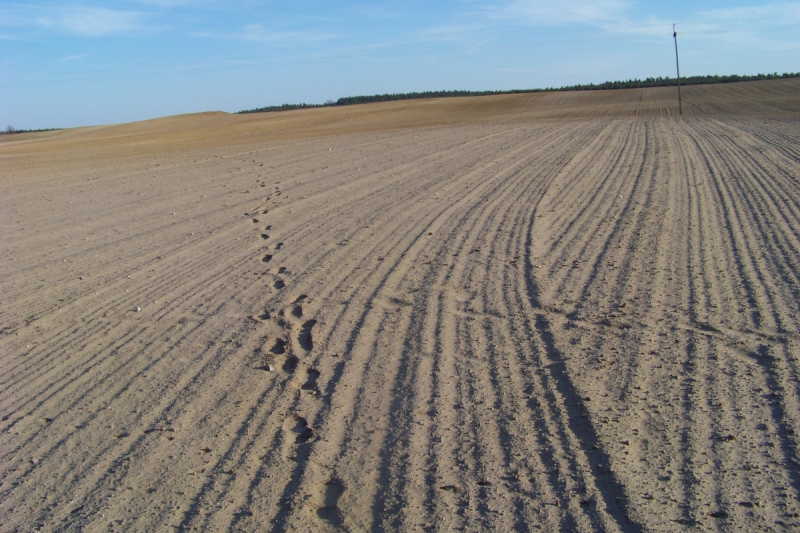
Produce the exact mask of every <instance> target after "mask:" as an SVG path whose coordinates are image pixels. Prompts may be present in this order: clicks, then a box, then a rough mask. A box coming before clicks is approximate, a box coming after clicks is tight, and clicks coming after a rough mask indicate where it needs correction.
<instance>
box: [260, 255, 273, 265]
mask: <svg viewBox="0 0 800 533" xmlns="http://www.w3.org/2000/svg"><path fill="white" fill-rule="evenodd" d="M270 261H272V256H271V255H269V254H267V255H265V256H264V257H262V258H261V262H262V263H269V262H270Z"/></svg>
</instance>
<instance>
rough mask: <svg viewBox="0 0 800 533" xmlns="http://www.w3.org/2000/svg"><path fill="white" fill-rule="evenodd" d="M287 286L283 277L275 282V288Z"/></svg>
mask: <svg viewBox="0 0 800 533" xmlns="http://www.w3.org/2000/svg"><path fill="white" fill-rule="evenodd" d="M285 286H286V283H285V282H284V281H283V280H282V279H279V280H278V281H276V282H275V288H276V289H282V288H284V287H285Z"/></svg>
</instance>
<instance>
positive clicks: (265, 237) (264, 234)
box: [261, 233, 269, 240]
mask: <svg viewBox="0 0 800 533" xmlns="http://www.w3.org/2000/svg"><path fill="white" fill-rule="evenodd" d="M261 238H262V239H264V240H267V239H269V235H267V234H266V233H262V234H261Z"/></svg>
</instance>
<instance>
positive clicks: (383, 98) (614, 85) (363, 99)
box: [238, 72, 800, 113]
mask: <svg viewBox="0 0 800 533" xmlns="http://www.w3.org/2000/svg"><path fill="white" fill-rule="evenodd" d="M798 77H800V72H787V73H784V74H778V73H777V72H775V73H774V74H756V75H754V76H740V75H738V74H731V75H729V76H689V77H686V78H684V77H681V85H709V84H714V83H734V82H738V81H757V80H774V79H779V78H798ZM676 85H678V79H677V78H670V77H666V78H662V77H658V78H647V79H644V80H639V79H633V80H626V81H607V82H605V83H598V84H595V83H589V84H583V85H567V86H564V87H547V88H544V89H515V90H511V91H425V92H413V93H396V94H375V95H372V96H346V97H344V98H339V99H338V100H336V101H333V100H329V101H327V102H325V103H324V104H283V105H276V106H267V107H259V108H257V109H247V110H244V111H238V113H271V112H275V111H291V110H293V109H309V108H314V107H332V106H342V105H353V104H368V103H372V102H391V101H395V100H419V99H422V98H452V97H458V96H487V95H494V94H520V93H539V92H554V91H604V90H611V89H639V88H645V87H672V86H676Z"/></svg>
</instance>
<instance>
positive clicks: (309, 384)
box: [300, 368, 320, 395]
mask: <svg viewBox="0 0 800 533" xmlns="http://www.w3.org/2000/svg"><path fill="white" fill-rule="evenodd" d="M306 373H307V374H308V378H307V379H306V382H305V383H303V385H302V386H301V387H300V388H301V389H303V390H307V391H311V393H313V394H314V395H317V394H319V387H317V380H318V379H319V374H320V372H319V370H317V369H316V368H309V369H308V370H306Z"/></svg>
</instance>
